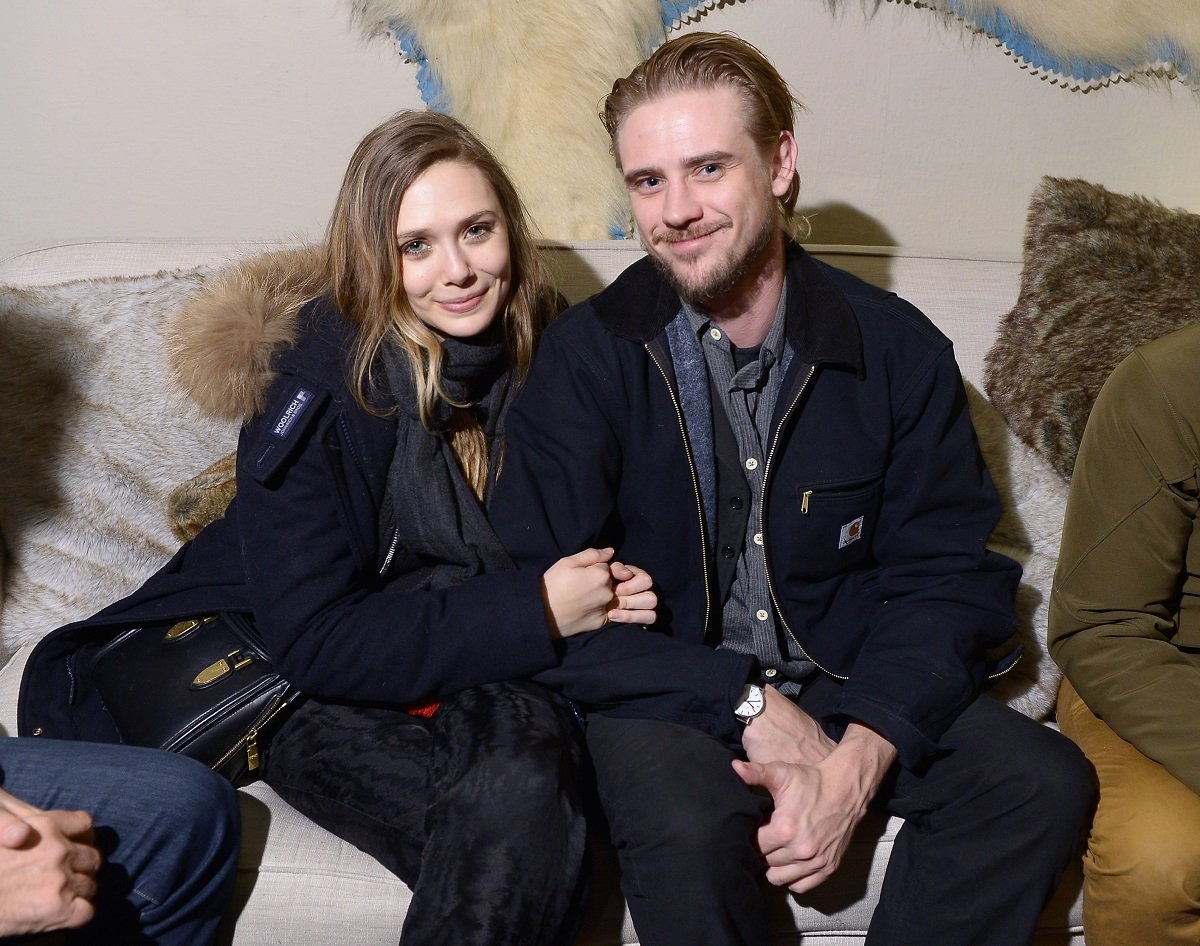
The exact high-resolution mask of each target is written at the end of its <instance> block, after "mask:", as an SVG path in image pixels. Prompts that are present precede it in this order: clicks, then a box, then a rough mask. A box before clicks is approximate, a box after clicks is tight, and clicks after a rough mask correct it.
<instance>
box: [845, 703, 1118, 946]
mask: <svg viewBox="0 0 1200 946" xmlns="http://www.w3.org/2000/svg"><path fill="white" fill-rule="evenodd" d="M943 742H944V743H945V744H947V745H949V746H953V747H954V750H953V751H952V752H950V753H948V754H947V755H946V756H944V757H942V758H940V759H937V760H935V761H934V762H932V763H931V764H930V765H929V766H928V768H927V770H926V771H925V772H924V773H922V774H920V775H915V774H913V773H911V772H908V771H905V770H903V769H900V770H897V772H896V774H895V781H894V785H893V786H885V795H884V796H883V797H881V801H885V802H886V806H887V808H888V810H889V811H890V812H892V813H893V814H898V815H900V816H902V817H903V818H905V819H906V820H907V822H908V823H907V824H906V825H905V826H904V827H903V828H902V829H901V830H900V832H899V834H898V835H897V837H896V841H895V844H894V845H893V849H892V856H891V860H890V861H889V863H888V869H887V873H886V875H885V877H884V884H883V890H882V894H881V896H880V902H879V905H878V907H877V908H876V911H875V915H874V917H873V919H872V922H871V928H870V931H869V933H868V935H867V942H868V943H870V944H888V946H900V944H911V946H927V944H930V943H937V944H938V946H955V944H964V946H966V944H972V946H988V944H993V946H1019V944H1022V943H1029V942H1031V941H1032V938H1033V934H1034V930H1035V929H1036V927H1037V922H1038V919H1039V917H1040V916H1041V913H1042V910H1043V908H1044V906H1045V904H1046V901H1047V900H1048V899H1049V898H1050V895H1051V894H1052V893H1053V892H1054V889H1055V887H1056V885H1057V884H1058V882H1059V879H1060V877H1061V874H1062V871H1063V869H1064V868H1065V867H1066V865H1067V864H1068V863H1069V862H1070V860H1071V858H1073V857H1076V856H1078V852H1079V850H1080V845H1081V843H1082V839H1083V836H1084V832H1085V825H1086V821H1087V816H1088V814H1089V813H1090V810H1091V805H1092V801H1093V799H1094V792H1095V790H1094V786H1093V781H1092V774H1091V770H1090V768H1089V767H1088V765H1087V763H1086V761H1085V760H1084V758H1083V755H1082V754H1081V753H1080V752H1079V750H1078V749H1077V748H1076V747H1075V746H1074V745H1072V744H1071V742H1070V741H1069V740H1067V739H1065V738H1064V737H1063V736H1062V735H1061V734H1059V733H1057V732H1055V731H1054V730H1052V729H1050V728H1049V727H1047V726H1042V725H1040V724H1038V723H1035V722H1034V721H1032V720H1030V719H1028V718H1027V717H1025V716H1022V715H1020V714H1019V713H1017V712H1015V711H1014V710H1011V709H1009V708H1008V707H1005V706H1002V705H1001V704H1000V703H998V702H996V701H994V700H992V699H991V698H990V697H987V696H983V697H980V698H979V699H977V700H976V701H975V702H974V703H973V704H972V705H971V706H969V707H968V708H967V709H966V710H965V711H964V712H963V714H962V715H961V716H960V717H959V718H958V720H956V721H955V722H954V724H953V725H952V726H951V727H950V729H949V731H948V732H947V733H946V735H945V737H944V739H943ZM889 794H890V797H888V795H889Z"/></svg>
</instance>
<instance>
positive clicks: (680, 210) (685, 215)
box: [663, 182, 704, 230]
mask: <svg viewBox="0 0 1200 946" xmlns="http://www.w3.org/2000/svg"><path fill="white" fill-rule="evenodd" d="M703 214H704V211H703V210H702V209H701V207H700V202H699V201H698V200H696V197H695V195H694V194H693V193H692V189H691V188H690V187H688V185H687V183H686V182H680V183H677V184H672V185H670V186H669V187H668V188H667V193H666V196H665V197H664V199H663V223H665V224H666V225H667V226H669V227H674V228H675V229H678V230H682V229H685V228H686V227H687V226H688V225H689V224H691V223H694V222H695V221H697V220H699V219H700V217H701V216H703Z"/></svg>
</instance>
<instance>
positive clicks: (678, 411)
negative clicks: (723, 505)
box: [643, 343, 712, 637]
mask: <svg viewBox="0 0 1200 946" xmlns="http://www.w3.org/2000/svg"><path fill="white" fill-rule="evenodd" d="M643 347H644V348H645V349H646V354H648V355H649V356H650V360H651V361H653V362H654V367H656V368H657V369H658V372H659V374H661V375H662V378H663V382H664V383H665V384H666V386H667V393H668V394H670V395H671V404H672V405H673V406H674V407H675V418H676V420H678V422H679V434H680V436H682V437H683V452H684V455H685V456H686V457H687V461H688V472H689V473H691V475H692V493H693V495H694V496H695V497H696V517H697V520H698V521H699V523H700V570H701V572H702V577H703V578H704V636H705V637H707V636H708V631H709V622H710V621H711V619H712V595H711V593H710V592H709V575H708V570H709V564H708V540H707V539H706V538H705V536H704V497H702V496H701V495H700V477H699V476H697V475H696V460H695V458H694V457H693V456H692V445H691V442H690V441H689V440H688V435H687V425H686V424H685V423H684V420H683V409H682V408H681V407H680V406H679V398H678V397H676V396H675V388H674V387H672V385H671V379H670V377H669V376H668V375H667V371H666V369H665V368H664V367H663V366H662V362H661V361H659V360H658V356H657V355H656V354H654V350H653V349H652V348H651V347H650V345H649V343H644V344H643Z"/></svg>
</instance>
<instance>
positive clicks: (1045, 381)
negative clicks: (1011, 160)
mask: <svg viewBox="0 0 1200 946" xmlns="http://www.w3.org/2000/svg"><path fill="white" fill-rule="evenodd" d="M1024 261H1025V262H1024V269H1023V270H1022V274H1021V292H1020V295H1019V297H1018V298H1017V304H1016V306H1015V308H1013V310H1012V311H1011V312H1009V313H1008V315H1006V316H1005V317H1004V319H1003V320H1002V321H1001V324H1000V329H999V332H998V334H997V338H996V342H995V344H994V345H993V347H992V349H991V350H990V351H989V352H988V354H987V356H986V357H985V359H984V376H985V388H986V390H987V394H988V397H989V398H991V400H992V403H993V404H995V405H996V407H997V408H999V410H1000V412H1001V413H1002V414H1003V415H1004V416H1005V418H1006V419H1007V420H1008V422H1009V424H1010V425H1011V426H1012V428H1013V430H1014V431H1016V433H1017V435H1018V436H1019V437H1020V438H1021V439H1022V440H1023V441H1024V442H1025V443H1027V444H1028V445H1029V446H1031V447H1032V448H1034V449H1035V450H1037V451H1038V452H1039V453H1041V454H1042V455H1043V456H1044V457H1045V458H1046V459H1047V460H1049V461H1050V464H1051V465H1052V466H1053V467H1054V469H1055V471H1056V472H1057V473H1058V475H1059V476H1061V477H1063V478H1064V479H1068V480H1069V479H1070V477H1071V470H1072V469H1073V467H1074V466H1075V454H1076V451H1077V450H1078V449H1079V440H1080V437H1081V436H1082V435H1083V428H1084V425H1085V424H1086V423H1087V417H1088V414H1089V412H1090V411H1091V409H1092V403H1093V402H1094V401H1095V399H1096V394H1097V392H1098V391H1099V390H1100V386H1101V385H1102V384H1103V383H1104V381H1105V379H1106V378H1107V377H1108V375H1109V373H1110V372H1111V371H1112V369H1113V368H1115V367H1116V366H1117V364H1118V362H1120V361H1121V360H1122V359H1123V358H1124V357H1125V356H1126V355H1127V354H1129V352H1131V351H1132V350H1133V349H1134V348H1136V347H1137V346H1138V345H1140V344H1142V343H1143V342H1147V341H1150V340H1151V339H1154V338H1157V337H1159V336H1160V335H1165V334H1167V333H1168V332H1171V331H1173V330H1175V329H1176V328H1179V327H1180V326H1182V325H1185V324H1187V323H1189V322H1195V321H1200V215H1197V214H1191V213H1186V212H1184V211H1180V210H1169V209H1167V208H1165V207H1164V206H1163V205H1162V204H1160V203H1158V202H1156V201H1153V200H1149V199H1147V198H1145V197H1137V196H1128V195H1123V194H1114V193H1112V192H1111V191H1108V190H1106V189H1105V188H1103V187H1100V186H1099V185H1097V184H1089V183H1088V182H1086V181H1081V180H1063V179H1060V178H1053V177H1046V178H1043V179H1042V183H1041V184H1040V185H1039V187H1038V188H1037V190H1035V191H1034V194H1033V197H1032V199H1031V201H1030V205H1029V216H1028V220H1027V223H1026V230H1025V251H1024Z"/></svg>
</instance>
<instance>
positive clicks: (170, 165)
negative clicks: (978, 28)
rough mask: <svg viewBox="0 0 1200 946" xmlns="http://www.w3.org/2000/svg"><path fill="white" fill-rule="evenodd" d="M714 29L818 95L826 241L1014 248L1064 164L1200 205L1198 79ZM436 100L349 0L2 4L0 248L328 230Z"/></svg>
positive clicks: (941, 37)
mask: <svg viewBox="0 0 1200 946" xmlns="http://www.w3.org/2000/svg"><path fill="white" fill-rule="evenodd" d="M597 2H602V0H597ZM699 27H702V28H704V29H714V30H732V31H734V32H736V33H738V34H740V35H742V36H743V37H745V38H746V39H748V40H750V41H751V42H754V43H755V44H756V45H758V46H760V47H761V48H762V49H763V50H764V51H765V52H766V53H767V54H768V55H769V56H770V57H771V58H772V59H773V60H774V61H775V62H776V64H778V65H779V66H780V68H781V70H782V71H783V72H784V74H785V76H786V77H787V78H788V80H789V81H790V82H791V83H792V84H793V86H794V87H795V89H796V91H797V93H798V94H799V96H800V98H801V99H802V100H803V101H804V103H805V104H806V106H807V107H808V111H807V113H806V114H805V115H804V116H803V117H802V118H801V121H800V125H799V129H798V130H799V132H800V139H801V145H802V150H803V160H802V166H801V170H802V174H803V178H804V182H805V184H804V191H803V194H802V198H801V200H802V204H803V206H804V207H806V208H807V209H809V210H810V211H815V212H816V215H815V218H814V225H815V230H814V239H815V240H816V241H819V242H863V243H881V242H882V243H895V244H897V245H902V246H905V247H908V248H910V249H916V250H931V251H941V250H945V251H956V252H966V253H970V254H979V255H985V256H1006V257H1015V256H1017V255H1018V254H1019V252H1020V240H1021V231H1022V227H1023V223H1024V213H1025V205H1026V201H1027V199H1028V195H1029V192H1030V191H1031V190H1032V188H1033V187H1034V185H1035V184H1036V183H1037V181H1038V179H1039V178H1040V177H1041V175H1043V174H1055V175H1060V176H1078V177H1084V178H1088V179H1090V180H1093V181H1096V182H1098V183H1102V184H1105V185H1107V186H1109V187H1111V188H1113V189H1116V190H1121V191H1128V192H1138V193H1144V194H1147V195H1149V196H1152V197H1156V198H1158V199H1160V200H1162V201H1163V202H1164V203H1166V204H1168V205H1169V206H1183V207H1186V208H1189V209H1193V210H1197V211H1200V174H1198V173H1197V172H1196V170H1195V168H1196V158H1195V156H1196V155H1197V154H1198V153H1200V97H1198V96H1197V95H1196V94H1194V93H1193V92H1191V91H1190V90H1189V89H1188V88H1186V87H1185V86H1183V85H1181V84H1179V83H1166V82H1157V83H1146V84H1129V83H1125V84H1121V85H1119V86H1116V87H1110V88H1108V89H1103V90H1099V91H1095V92H1091V93H1088V94H1086V95H1083V94H1079V93H1073V92H1068V91H1065V90H1063V89H1061V88H1059V87H1057V86H1054V85H1052V84H1051V83H1049V82H1047V81H1043V80H1039V79H1037V78H1033V77H1031V76H1030V75H1029V74H1028V73H1026V72H1024V71H1022V70H1021V69H1019V68H1018V67H1017V66H1015V65H1014V64H1013V62H1012V61H1011V60H1010V59H1009V58H1007V57H1006V56H1005V55H1004V54H1003V53H1002V52H1001V51H1000V50H998V49H996V48H995V47H993V46H992V45H991V44H990V42H989V41H987V40H986V39H979V38H972V37H971V36H969V35H968V34H967V33H966V32H965V31H963V30H962V29H961V28H959V27H957V26H953V25H946V24H945V23H943V22H942V21H941V19H940V18H939V17H937V16H936V15H934V14H932V13H929V12H928V11H923V10H918V9H914V8H912V7H910V6H901V5H899V4H894V3H885V4H884V5H883V6H882V7H881V8H880V9H879V10H878V11H877V12H876V13H874V14H873V15H871V14H868V13H865V12H864V7H862V6H860V5H859V4H858V3H857V2H855V0H846V2H845V3H844V9H843V12H842V13H841V14H839V15H834V14H831V13H830V12H829V10H828V8H827V5H826V3H825V2H824V0H743V2H736V3H732V4H729V5H726V6H724V7H722V8H720V9H718V10H716V11H714V12H712V13H710V14H708V15H707V16H705V17H704V18H703V19H702V20H701V22H700V24H699ZM420 104H421V103H420V98H419V95H418V93H417V88H416V67H415V66H412V65H407V64H404V63H403V62H402V61H401V59H400V57H399V55H398V54H397V53H395V52H394V51H393V50H392V48H391V47H390V46H389V45H388V44H387V43H386V42H384V41H382V40H379V41H377V42H375V43H372V44H367V43H364V42H363V41H361V40H360V39H359V37H358V36H357V34H356V33H355V32H354V31H353V30H352V28H351V25H350V22H349V17H348V15H347V13H346V8H345V6H344V4H343V2H342V0H304V2H302V3H301V2H296V0H252V2H247V0H204V2H194V0H105V2H103V3H98V2H95V0H28V2H25V0H0V257H4V256H6V255H9V254H10V253H12V252H15V251H18V250H20V249H23V248H29V247H31V246H35V245H41V244H45V243H50V242H70V241H77V240H88V239H105V238H108V239H191V240H253V239H276V238H284V237H306V238H314V237H316V236H318V235H319V234H320V232H321V230H322V228H323V226H324V222H325V218H326V215H327V214H328V211H329V207H330V203H331V201H332V198H333V194H334V192H335V190H336V188H337V185H338V183H339V181H340V178H341V174H342V170H343V168H344V166H345V161H346V159H347V157H348V156H349V153H350V151H351V150H352V148H353V146H354V144H355V143H356V142H357V140H358V139H359V137H360V136H361V135H362V134H363V133H364V132H365V131H366V130H367V129H369V128H370V127H371V126H373V125H374V124H375V123H376V122H378V121H379V120H380V119H382V118H383V117H384V116H386V115H388V114H390V113H391V112H392V111H394V110H396V109H398V108H404V107H420Z"/></svg>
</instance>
